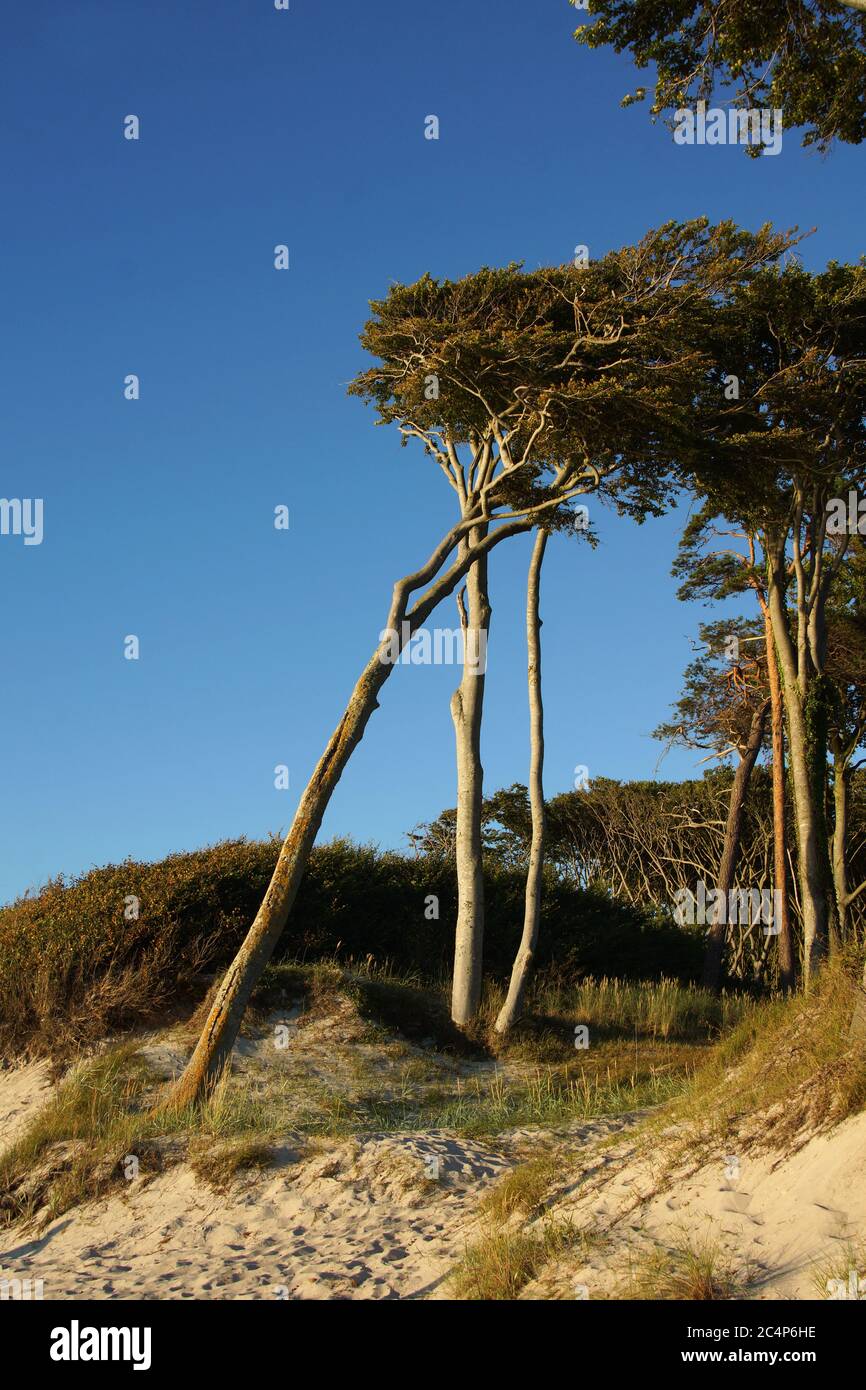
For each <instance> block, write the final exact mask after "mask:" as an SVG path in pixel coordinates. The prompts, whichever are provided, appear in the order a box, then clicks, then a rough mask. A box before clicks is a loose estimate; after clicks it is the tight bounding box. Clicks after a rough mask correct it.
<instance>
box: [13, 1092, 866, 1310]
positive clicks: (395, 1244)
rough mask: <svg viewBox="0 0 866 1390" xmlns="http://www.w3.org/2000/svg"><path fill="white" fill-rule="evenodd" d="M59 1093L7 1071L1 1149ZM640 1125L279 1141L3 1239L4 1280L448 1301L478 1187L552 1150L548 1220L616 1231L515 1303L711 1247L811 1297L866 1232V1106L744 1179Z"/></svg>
mask: <svg viewBox="0 0 866 1390" xmlns="http://www.w3.org/2000/svg"><path fill="white" fill-rule="evenodd" d="M48 1093H49V1082H48V1078H47V1068H46V1067H45V1066H44V1064H36V1065H30V1066H26V1067H19V1068H15V1069H11V1070H6V1071H3V1072H0V1125H2V1130H0V1133H2V1140H0V1143H2V1144H3V1145H5V1144H7V1143H8V1142H9V1140H10V1139H11V1138H12V1137H14V1135H15V1134H16V1133H20V1130H21V1126H22V1125H23V1124H24V1123H25V1122H26V1120H27V1118H28V1116H30V1115H32V1114H33V1113H34V1112H35V1110H36V1109H37V1108H38V1106H39V1105H40V1104H42V1103H43V1102H44V1100H45V1098H46V1096H47V1094H48ZM637 1118H638V1117H626V1118H623V1117H618V1118H617V1119H611V1120H609V1121H606V1120H601V1121H598V1122H595V1123H590V1124H582V1125H575V1126H573V1127H572V1128H570V1129H567V1130H562V1131H557V1132H556V1133H555V1134H553V1133H549V1132H545V1133H542V1132H537V1131H523V1132H520V1133H511V1134H509V1135H503V1136H501V1137H500V1139H497V1140H496V1141H491V1142H489V1143H483V1142H479V1141H474V1140H469V1139H464V1138H457V1137H455V1136H454V1135H453V1134H448V1133H445V1132H431V1133H427V1134H412V1135H398V1136H395V1135H385V1134H372V1135H367V1136H364V1137H363V1138H361V1139H356V1140H350V1141H341V1142H339V1143H332V1144H331V1145H330V1146H329V1147H325V1148H319V1149H318V1150H315V1149H314V1151H313V1152H312V1153H310V1151H309V1150H307V1151H306V1152H304V1151H303V1150H301V1149H299V1148H298V1146H297V1144H296V1143H295V1141H294V1138H293V1137H292V1136H287V1138H286V1143H285V1145H283V1146H282V1147H281V1148H279V1149H278V1151H277V1152H276V1154H275V1163H274V1166H272V1167H270V1168H268V1169H265V1170H253V1171H251V1172H247V1173H245V1174H243V1175H241V1176H240V1177H239V1178H237V1179H235V1180H234V1181H233V1182H232V1184H231V1186H230V1187H229V1188H228V1189H227V1190H226V1191H222V1192H220V1191H214V1190H213V1189H212V1188H211V1187H210V1186H209V1185H208V1184H207V1183H206V1182H204V1181H202V1180H201V1179H199V1178H198V1177H197V1176H196V1175H195V1174H194V1173H193V1171H192V1170H191V1169H190V1167H189V1166H188V1165H187V1164H186V1163H181V1164H179V1165H177V1166H175V1167H173V1168H170V1169H168V1170H167V1171H165V1172H163V1173H159V1174H156V1175H152V1176H139V1177H137V1178H135V1179H134V1180H132V1181H130V1182H129V1183H128V1184H127V1185H126V1186H125V1187H124V1188H123V1189H122V1190H119V1191H118V1192H117V1193H116V1194H114V1195H112V1196H110V1197H108V1198H105V1199H102V1200H98V1201H94V1202H90V1203H88V1204H86V1205H85V1206H83V1207H80V1208H77V1209H75V1210H72V1211H69V1212H67V1213H66V1214H64V1215H63V1216H61V1217H59V1218H57V1219H56V1220H54V1221H52V1222H51V1223H50V1225H48V1226H47V1227H46V1228H44V1229H41V1230H39V1231H36V1230H35V1229H34V1228H33V1227H32V1226H30V1227H25V1228H22V1227H21V1225H18V1226H14V1227H11V1228H8V1229H6V1230H4V1231H2V1232H0V1278H14V1277H17V1278H20V1279H22V1280H23V1279H27V1278H29V1279H41V1280H42V1281H43V1287H44V1297H45V1298H46V1299H65V1298H85V1299H122V1300H134V1299H154V1298H156V1299H163V1298H170V1299H183V1298H187V1299H190V1298H192V1299H212V1298H214V1299H219V1298H266V1299H267V1298H270V1299H306V1298H316V1299H347V1298H348V1299H366V1298H371V1299H398V1298H400V1299H406V1298H408V1299H412V1298H445V1297H448V1296H449V1289H448V1285H447V1283H446V1282H445V1281H446V1278H447V1275H448V1273H449V1271H450V1270H451V1269H452V1268H453V1266H454V1264H455V1262H456V1261H457V1260H459V1259H460V1258H461V1256H462V1254H463V1253H464V1251H465V1249H466V1246H467V1243H470V1242H472V1241H473V1240H475V1239H476V1238H477V1237H478V1235H479V1233H480V1232H481V1231H482V1230H483V1229H484V1221H485V1220H486V1218H482V1216H481V1215H480V1213H479V1202H480V1199H481V1197H482V1195H483V1193H484V1192H485V1191H487V1190H488V1189H489V1188H490V1186H491V1185H492V1184H493V1183H495V1182H496V1181H497V1180H498V1179H500V1178H501V1177H502V1176H503V1174H505V1173H507V1172H508V1171H509V1169H510V1168H511V1167H513V1166H514V1165H515V1164H516V1163H517V1162H519V1161H520V1160H521V1158H524V1159H525V1157H526V1156H527V1154H528V1153H530V1152H532V1151H533V1149H536V1150H537V1148H538V1147H539V1146H540V1145H542V1144H544V1145H547V1144H555V1145H556V1146H558V1148H559V1150H560V1153H561V1156H562V1174H563V1177H562V1180H561V1182H560V1183H559V1185H558V1187H557V1188H556V1189H555V1191H554V1194H553V1201H552V1205H551V1210H550V1213H549V1216H552V1217H553V1218H554V1219H559V1218H568V1219H571V1220H573V1221H574V1223H575V1225H577V1226H579V1227H581V1228H582V1229H586V1230H587V1231H590V1232H594V1233H602V1234H603V1235H604V1237H605V1238H604V1240H603V1241H602V1242H600V1243H599V1244H598V1246H597V1248H595V1249H594V1250H593V1251H592V1253H591V1255H590V1256H589V1258H588V1259H587V1260H586V1261H585V1263H583V1264H582V1265H580V1264H576V1263H575V1258H574V1256H572V1257H570V1258H567V1259H564V1260H562V1261H560V1262H559V1263H554V1264H553V1265H551V1266H549V1267H548V1268H547V1269H546V1270H545V1271H544V1272H543V1274H542V1276H541V1277H540V1278H539V1279H538V1280H537V1281H535V1283H534V1284H531V1285H529V1286H528V1287H527V1288H525V1289H524V1290H523V1291H522V1293H521V1295H520V1297H521V1298H557V1299H562V1298H569V1297H571V1298H573V1297H584V1296H586V1297H589V1298H609V1297H611V1296H612V1295H613V1294H615V1292H616V1289H617V1287H618V1286H620V1285H621V1281H622V1278H623V1274H624V1271H627V1269H628V1268H629V1265H630V1263H634V1261H635V1259H636V1258H637V1257H638V1256H639V1255H640V1253H641V1252H642V1251H646V1250H648V1249H651V1248H653V1247H654V1246H658V1245H660V1244H661V1245H666V1244H667V1245H677V1244H679V1243H681V1242H682V1240H683V1238H688V1239H690V1240H692V1241H693V1242H694V1241H698V1242H699V1241H700V1240H701V1239H703V1238H704V1237H705V1236H707V1235H709V1236H710V1237H711V1238H712V1240H713V1241H714V1242H717V1243H718V1244H719V1245H720V1247H721V1248H722V1250H723V1251H724V1252H725V1255H726V1256H727V1257H729V1258H730V1259H731V1260H732V1261H733V1262H735V1263H737V1264H738V1265H741V1266H743V1267H746V1266H747V1267H748V1268H749V1272H750V1277H751V1279H752V1281H753V1282H752V1285H751V1296H752V1297H758V1298H762V1299H771V1300H772V1299H780V1298H794V1299H812V1298H817V1297H819V1296H820V1294H819V1292H818V1291H817V1290H816V1288H815V1286H814V1270H815V1267H816V1264H818V1263H820V1262H821V1261H822V1260H826V1258H827V1257H828V1255H832V1256H834V1257H835V1258H836V1259H837V1260H838V1258H839V1256H840V1255H842V1256H844V1254H845V1251H846V1247H847V1246H848V1244H849V1243H850V1242H856V1241H860V1240H862V1239H863V1237H864V1235H866V1114H863V1115H859V1116H856V1117H855V1118H853V1119H850V1120H848V1121H846V1122H845V1123H843V1124H841V1125H839V1126H838V1127H837V1128H836V1129H835V1130H833V1131H831V1132H829V1133H826V1134H820V1135H817V1136H814V1137H813V1138H812V1139H810V1140H809V1142H808V1143H806V1144H805V1145H804V1146H803V1147H802V1148H800V1150H799V1151H798V1152H797V1153H795V1154H793V1155H791V1156H789V1157H786V1156H784V1155H779V1154H776V1155H773V1156H770V1155H764V1156H758V1157H750V1156H748V1155H744V1156H742V1157H741V1158H740V1160H739V1168H738V1169H737V1168H736V1167H735V1166H733V1165H731V1164H730V1163H728V1162H727V1161H726V1156H725V1155H719V1156H718V1157H717V1158H715V1159H713V1160H712V1161H710V1162H708V1163H705V1164H703V1166H700V1167H698V1166H697V1163H693V1164H689V1163H688V1162H686V1163H685V1165H684V1166H683V1168H682V1171H680V1172H679V1173H677V1174H674V1176H673V1178H671V1177H670V1175H669V1174H665V1172H664V1165H663V1163H662V1151H661V1150H660V1151H659V1152H657V1153H656V1155H655V1156H652V1155H650V1156H649V1157H648V1156H647V1155H646V1153H645V1151H644V1150H643V1149H640V1150H639V1149H638V1147H637V1146H636V1144H635V1143H634V1141H633V1139H632V1138H631V1137H630V1131H631V1127H632V1125H633V1123H634V1122H635V1120H636V1119H637ZM601 1141H605V1142H604V1143H601ZM431 1160H438V1178H434V1177H431V1176H430V1173H431V1172H432V1171H433V1170H434V1165H432V1164H431ZM690 1169H694V1171H690ZM860 1273H866V1270H864V1271H860ZM864 1293H866V1284H864Z"/></svg>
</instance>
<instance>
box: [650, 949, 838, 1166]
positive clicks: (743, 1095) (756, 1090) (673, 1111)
mask: <svg viewBox="0 0 866 1390" xmlns="http://www.w3.org/2000/svg"><path fill="white" fill-rule="evenodd" d="M861 970H862V963H861V961H860V959H859V957H858V955H857V953H856V952H853V951H852V952H849V953H840V954H839V955H838V956H837V957H836V958H834V959H833V960H831V961H829V962H827V963H826V964H825V966H824V967H823V969H822V970H821V972H820V974H819V975H818V978H817V980H816V982H815V984H814V986H813V989H812V990H811V992H810V993H809V994H796V995H793V996H791V997H790V998H788V999H778V998H777V999H771V1000H766V1001H763V1002H760V1003H756V1004H754V1005H753V1006H752V1007H751V1008H750V1009H749V1010H748V1011H747V1012H746V1013H745V1014H744V1015H743V1017H742V1018H741V1019H740V1021H739V1022H738V1023H737V1024H736V1025H735V1027H734V1028H733V1029H732V1030H731V1032H730V1033H729V1034H728V1035H727V1036H726V1037H724V1038H723V1039H722V1040H721V1041H720V1042H719V1044H718V1046H717V1047H716V1048H714V1049H713V1050H712V1052H711V1053H710V1054H709V1055H708V1057H707V1060H706V1063H705V1065H703V1066H701V1067H699V1068H698V1069H697V1071H696V1073H695V1075H694V1078H693V1080H692V1082H691V1084H690V1085H689V1086H688V1087H686V1088H685V1089H684V1090H683V1092H682V1094H681V1096H680V1097H679V1098H678V1099H677V1101H676V1102H675V1103H674V1104H673V1105H672V1106H671V1108H670V1111H669V1113H668V1114H667V1115H666V1120H667V1122H668V1123H670V1122H676V1121H683V1122H686V1123H687V1124H688V1125H689V1126H690V1127H691V1128H692V1129H700V1130H701V1131H703V1132H705V1133H707V1134H708V1135H711V1136H717V1137H720V1138H721V1137H724V1136H726V1135H729V1134H732V1133H735V1132H736V1133H743V1132H746V1131H748V1128H749V1125H750V1124H753V1125H754V1126H755V1128H756V1137H758V1138H760V1140H761V1142H762V1143H765V1144H772V1145H775V1146H777V1147H781V1146H784V1145H786V1144H788V1143H790V1142H791V1141H792V1140H793V1139H794V1137H795V1136H796V1135H798V1134H803V1135H808V1134H811V1133H813V1132H814V1131H815V1130H818V1129H821V1128H826V1127H829V1126H831V1125H834V1124H838V1123H840V1122H841V1121H842V1120H844V1119H847V1118H848V1116H850V1115H854V1114H857V1113H859V1111H861V1110H862V1109H863V1108H864V1106H866V1047H864V1045H863V1042H862V1040H860V1041H859V1042H855V1041H853V1040H851V1039H850V1038H849V1033H850V1027H851V1019H852V1015H853V1012H854V1008H855V1004H856V1001H857V997H858V985H859V974H860V971H861ZM756 1117H759V1118H758V1119H757V1123H755V1119H756Z"/></svg>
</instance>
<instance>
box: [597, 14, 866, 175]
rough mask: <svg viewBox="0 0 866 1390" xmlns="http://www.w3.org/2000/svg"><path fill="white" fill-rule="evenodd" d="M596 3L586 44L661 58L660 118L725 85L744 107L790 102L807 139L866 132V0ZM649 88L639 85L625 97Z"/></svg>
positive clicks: (642, 63) (640, 60)
mask: <svg viewBox="0 0 866 1390" xmlns="http://www.w3.org/2000/svg"><path fill="white" fill-rule="evenodd" d="M572 4H574V5H576V7H577V8H579V9H585V8H587V6H586V5H585V4H583V3H579V0H572ZM588 10H589V14H590V16H591V19H592V21H593V22H591V23H588V24H585V25H583V26H582V27H581V28H579V29H578V30H577V31H576V34H575V38H576V39H577V40H578V42H580V43H583V44H586V46H587V47H588V48H601V47H604V46H610V47H611V48H613V49H614V50H615V51H616V52H617V53H623V52H626V51H628V52H629V53H630V54H631V57H632V59H633V60H634V62H635V64H636V65H637V67H638V68H645V67H648V66H649V65H650V64H651V63H652V64H655V67H656V83H655V91H654V94H653V99H652V108H651V109H652V114H653V116H657V115H662V114H664V113H667V112H674V111H676V110H678V109H680V108H683V107H686V106H691V105H694V104H695V102H697V101H698V100H701V99H704V100H709V98H710V97H711V96H712V95H713V93H714V91H716V90H717V89H721V90H731V92H732V95H731V96H730V97H728V98H727V100H728V101H730V103H731V104H732V105H733V106H735V107H740V108H746V107H765V108H767V107H769V108H771V109H780V110H781V111H782V112H783V115H784V120H785V123H786V124H787V125H789V126H801V127H804V128H805V129H804V135H803V143H804V145H812V144H817V145H818V146H819V148H821V149H826V148H827V147H828V146H829V145H830V144H831V143H832V142H833V141H834V140H840V141H843V142H845V143H847V144H859V143H860V142H861V141H862V140H863V139H864V137H866V0H737V3H735V4H734V3H731V0H589V5H588ZM646 95H647V88H646V87H638V88H637V89H636V90H635V91H634V92H632V93H630V94H629V95H627V96H626V97H625V98H624V99H623V103H622V104H623V105H624V106H628V105H631V104H632V103H633V102H636V101H642V100H643V99H644V98H645V97H646ZM748 152H749V153H751V154H760V146H751V147H749V150H748Z"/></svg>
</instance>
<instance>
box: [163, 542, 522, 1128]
mask: <svg viewBox="0 0 866 1390" xmlns="http://www.w3.org/2000/svg"><path fill="white" fill-rule="evenodd" d="M531 526H532V522H530V521H526V520H520V521H514V522H510V523H509V524H508V525H506V526H503V527H501V528H500V529H499V530H497V531H496V532H495V533H493V534H492V535H489V536H487V537H486V538H485V540H484V541H483V542H482V543H481V544H480V546H479V547H477V548H476V551H475V552H474V553H475V555H476V561H475V563H477V560H478V559H479V558H481V555H486V554H487V553H488V551H489V550H491V549H492V548H493V546H494V545H498V544H499V543H500V542H501V541H503V540H505V539H506V538H507V537H509V536H512V535H518V534H520V533H522V532H524V531H528V530H530V529H531ZM462 534H463V528H462V527H456V528H454V530H452V531H451V532H449V533H448V535H447V536H445V537H444V538H443V540H442V541H441V542H440V544H439V545H438V546H437V548H436V550H435V551H434V552H433V554H432V555H431V557H430V559H429V560H428V561H427V563H426V565H424V566H423V567H422V568H421V569H420V570H418V571H417V572H416V573H415V574H412V575H408V576H407V577H406V578H405V579H402V580H400V582H399V583H398V584H396V585H395V587H394V596H393V599H392V602H391V607H390V610H389V613H388V621H387V624H386V630H387V631H388V632H393V633H396V634H398V640H399V645H400V646H401V647H402V646H403V645H405V641H404V638H405V636H406V634H407V633H408V634H411V633H412V632H415V631H416V630H417V628H418V627H419V626H420V625H421V624H422V623H423V622H424V621H425V619H426V618H427V617H428V616H429V615H430V613H431V612H432V611H433V609H434V608H435V607H436V605H437V604H438V603H440V602H441V600H442V599H443V598H446V597H447V596H448V595H449V594H450V593H453V591H454V589H455V588H456V587H457V585H458V584H459V583H460V581H461V579H463V577H464V575H465V574H466V572H467V570H468V569H469V566H470V564H471V563H472V561H471V558H470V554H469V553H464V554H461V555H460V557H459V558H458V560H457V561H456V562H455V563H454V564H452V566H451V567H450V569H448V570H446V571H445V573H444V574H439V571H440V570H441V568H442V565H443V564H444V563H445V561H446V559H447V557H448V555H449V554H450V553H451V551H452V550H453V549H454V546H455V544H456V543H457V541H458V540H459V538H460V536H461V535H462ZM437 575H439V577H438V578H436V576H437ZM423 584H428V585H429V587H428V588H427V589H426V591H425V592H424V593H423V594H422V595H421V596H420V597H419V598H418V600H417V601H416V603H415V604H414V605H413V607H412V609H411V610H410V611H409V612H407V604H408V599H409V595H410V594H411V593H412V591H413V590H415V589H417V588H419V587H420V586H421V585H423ZM388 650H389V647H387V646H386V645H385V644H384V643H380V645H379V647H378V648H377V649H376V651H375V652H374V653H373V655H372V657H371V658H370V660H369V661H368V663H367V665H366V666H365V667H364V670H363V671H362V673H361V676H360V678H359V680H358V683H357V685H356V686H355V688H354V690H353V691H352V695H351V698H350V700H349V703H348V705H347V706H346V710H345V713H344V714H343V717H342V719H341V720H340V722H339V724H338V725H337V728H336V729H335V730H334V733H333V734H332V735H331V738H330V739H329V741H328V745H327V747H326V749H325V751H324V753H323V754H322V757H321V758H320V760H319V762H318V764H317V766H316V769H315V771H314V772H313V775H312V777H311V778H310V780H309V782H308V783H307V786H306V788H305V790H304V794H303V796H302V797H301V800H300V804H299V806H298V809H297V811H296V813H295V818H294V821H293V822H292V827H291V830H290V831H289V833H288V835H287V836H286V838H285V840H284V841H283V845H282V848H281V849H280V853H279V857H278V859H277V864H276V867H275V869H274V872H273V875H272V877H271V881H270V884H269V885H268V889H267V892H266V893H265V896H264V898H263V900H262V904H261V907H260V908H259V910H258V912H257V913H256V916H255V920H254V922H253V924H252V926H251V927H250V930H249V932H248V933H247V936H246V939H245V941H244V942H243V945H242V946H241V948H240V950H239V951H238V953H237V955H236V956H235V958H234V960H233V961H232V963H231V965H230V966H229V968H228V970H227V971H226V974H225V976H224V977H223V980H222V983H221V985H220V987H219V990H218V992H217V996H216V998H215V1000H214V1002H213V1005H212V1006H211V1010H210V1013H209V1014H208V1018H207V1021H206V1023H205V1026H204V1029H203V1030H202V1034H201V1037H200V1038H199V1041H198V1044H197V1046H196V1048H195V1051H194V1052H193V1054H192V1057H191V1058H190V1060H189V1063H188V1064H187V1067H186V1070H185V1071H184V1073H183V1075H182V1076H181V1077H180V1079H179V1081H178V1082H177V1084H176V1085H175V1087H174V1088H173V1090H172V1092H171V1095H170V1097H169V1104H171V1105H173V1106H177V1107H180V1106H183V1105H188V1104H192V1103H194V1102H196V1101H198V1100H199V1099H201V1098H202V1097H203V1096H204V1095H206V1094H207V1093H208V1092H209V1091H210V1090H212V1088H213V1086H214V1085H215V1084H216V1082H217V1081H218V1080H219V1077H220V1076H221V1074H222V1072H223V1070H224V1069H225V1067H226V1066H227V1064H228V1062H229V1060H230V1058H231V1050H232V1047H233V1046H234V1042H235V1039H236V1037H237V1034H238V1029H239V1028H240V1025H241V1020H242V1019H243V1015H244V1011H245V1009H246V1006H247V1004H248V1002H249V998H250V995H251V994H252V991H253V989H254V988H255V986H256V984H257V982H258V980H259V978H260V976H261V974H262V971H263V970H264V968H265V966H266V965H267V963H268V961H269V960H270V958H271V955H272V953H273V950H274V947H275V946H276V944H277V942H278V941H279V939H280V936H281V935H282V933H283V930H284V928H285V925H286V922H287V920H288V917H289V913H290V911H291V909H292V904H293V903H294V901H295V897H296V895H297V892H298V888H299V886H300V883H301V879H302V878H303V875H304V870H305V869H306V867H307V859H308V857H309V853H310V850H311V849H312V847H313V843H314V841H315V838H316V835H317V833H318V830H319V827H320V825H321V823H322V817H323V816H324V814H325V810H326V809H327V806H328V802H329V801H330V799H331V796H332V794H333V792H334V789H335V787H336V786H337V783H338V782H339V780H340V777H341V776H342V773H343V770H344V768H345V767H346V764H347V763H348V761H349V758H350V757H351V755H352V752H353V750H354V749H355V747H356V746H357V744H358V743H359V742H360V740H361V738H362V737H363V735H364V730H365V729H366V727H367V723H368V721H369V719H370V716H371V714H372V713H373V711H374V710H375V709H376V708H378V695H379V691H380V690H381V688H382V686H383V685H384V684H385V681H386V680H387V679H388V677H389V675H390V674H391V672H392V670H393V669H394V665H393V660H388V659H387V658H386V659H383V652H386V651H388ZM391 650H393V649H391Z"/></svg>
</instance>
